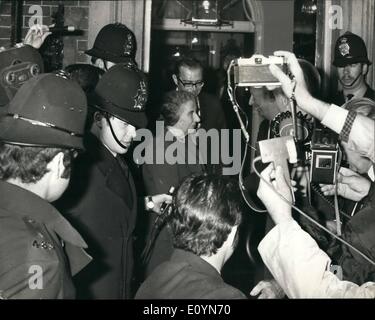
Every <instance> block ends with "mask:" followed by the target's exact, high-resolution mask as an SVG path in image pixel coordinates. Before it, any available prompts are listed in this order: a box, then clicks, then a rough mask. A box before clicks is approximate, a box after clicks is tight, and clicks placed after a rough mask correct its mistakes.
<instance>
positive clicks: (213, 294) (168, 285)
mask: <svg viewBox="0 0 375 320" xmlns="http://www.w3.org/2000/svg"><path fill="white" fill-rule="evenodd" d="M135 298H136V299H246V296H245V295H244V294H243V293H242V292H241V291H239V290H238V289H236V288H234V287H232V286H230V285H228V284H226V283H225V282H224V281H223V279H222V277H221V275H220V273H219V272H217V270H216V269H215V268H214V267H213V266H211V265H210V264H209V263H208V262H206V261H205V260H203V259H202V258H201V257H199V256H197V255H195V254H193V253H191V252H187V251H184V250H180V249H176V250H174V251H173V254H172V256H171V258H170V260H169V261H167V262H164V263H163V264H161V265H160V266H159V267H157V268H156V269H155V271H154V272H153V273H152V274H151V275H150V276H149V277H148V278H147V279H146V281H145V282H144V283H143V284H142V286H141V287H140V288H139V290H138V291H137V294H136V297H135Z"/></svg>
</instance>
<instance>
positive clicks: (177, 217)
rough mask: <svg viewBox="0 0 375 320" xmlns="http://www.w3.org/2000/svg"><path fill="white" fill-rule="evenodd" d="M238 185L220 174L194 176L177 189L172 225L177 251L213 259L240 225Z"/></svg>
mask: <svg viewBox="0 0 375 320" xmlns="http://www.w3.org/2000/svg"><path fill="white" fill-rule="evenodd" d="M240 194H241V193H240V190H239V188H238V184H237V183H236V182H235V181H234V180H231V179H230V178H228V177H223V176H218V175H206V174H205V175H192V176H189V177H187V178H186V179H185V180H184V181H183V182H182V184H181V185H180V187H179V188H178V190H177V193H176V196H175V198H174V200H173V206H174V211H173V213H172V216H171V220H170V222H169V224H170V227H171V230H172V237H173V245H174V247H175V248H179V249H183V250H186V251H190V252H193V253H195V254H196V255H199V256H202V255H205V256H211V255H212V254H215V253H216V252H217V250H218V249H220V248H221V247H222V245H223V243H224V242H225V241H226V239H227V238H228V235H229V233H230V232H231V230H232V227H234V226H238V225H239V224H240V223H241V219H242V217H241V209H240V207H241V196H240Z"/></svg>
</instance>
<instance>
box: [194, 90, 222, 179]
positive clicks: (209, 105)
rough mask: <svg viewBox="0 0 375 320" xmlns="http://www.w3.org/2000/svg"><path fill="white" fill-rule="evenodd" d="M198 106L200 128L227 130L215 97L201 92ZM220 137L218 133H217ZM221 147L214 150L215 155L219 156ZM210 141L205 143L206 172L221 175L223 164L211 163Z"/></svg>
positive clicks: (219, 103)
mask: <svg viewBox="0 0 375 320" xmlns="http://www.w3.org/2000/svg"><path fill="white" fill-rule="evenodd" d="M198 101H199V106H200V117H201V128H202V129H205V130H206V131H208V130H210V129H216V130H221V129H227V127H228V126H227V121H226V117H225V113H224V109H223V106H222V104H221V102H220V100H219V98H217V97H216V96H214V95H212V94H209V93H206V92H201V93H200V94H199V96H198ZM219 137H220V132H219ZM220 148H221V146H217V148H216V149H215V150H216V152H217V154H218V155H219V160H220V159H221V158H220V155H221V149H220ZM211 162H212V161H211V140H208V141H207V166H206V168H207V171H208V172H209V173H213V174H222V167H223V164H222V163H221V162H220V161H219V163H218V164H212V163H211Z"/></svg>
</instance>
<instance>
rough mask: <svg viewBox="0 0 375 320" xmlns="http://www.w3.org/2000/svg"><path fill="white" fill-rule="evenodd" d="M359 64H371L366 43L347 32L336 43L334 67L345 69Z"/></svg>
mask: <svg viewBox="0 0 375 320" xmlns="http://www.w3.org/2000/svg"><path fill="white" fill-rule="evenodd" d="M359 62H362V63H365V64H368V65H370V64H371V62H370V60H369V59H368V57H367V48H366V45H365V42H364V41H363V39H362V38H361V37H359V36H357V35H356V34H354V33H351V32H349V31H347V32H345V33H344V34H343V35H342V36H340V37H339V38H338V39H337V41H336V45H335V59H334V61H333V65H334V66H336V67H345V66H346V65H348V64H353V63H359Z"/></svg>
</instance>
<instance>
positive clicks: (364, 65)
mask: <svg viewBox="0 0 375 320" xmlns="http://www.w3.org/2000/svg"><path fill="white" fill-rule="evenodd" d="M367 72H368V64H367V63H363V64H362V74H363V75H364V76H365V75H366V74H367Z"/></svg>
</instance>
